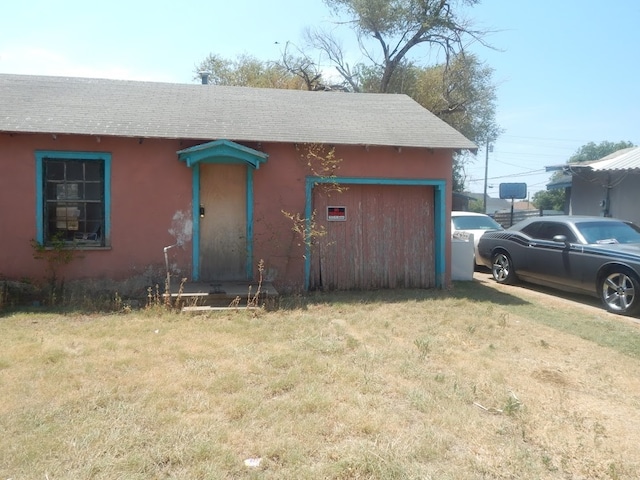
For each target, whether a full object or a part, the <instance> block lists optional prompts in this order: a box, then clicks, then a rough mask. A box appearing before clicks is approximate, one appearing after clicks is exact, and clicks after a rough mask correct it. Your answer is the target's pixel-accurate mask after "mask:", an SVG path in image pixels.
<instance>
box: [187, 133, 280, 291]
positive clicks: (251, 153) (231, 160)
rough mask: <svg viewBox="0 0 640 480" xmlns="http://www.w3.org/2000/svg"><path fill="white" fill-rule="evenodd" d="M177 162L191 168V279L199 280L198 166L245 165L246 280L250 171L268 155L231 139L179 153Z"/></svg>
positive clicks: (250, 235) (250, 237)
mask: <svg viewBox="0 0 640 480" xmlns="http://www.w3.org/2000/svg"><path fill="white" fill-rule="evenodd" d="M177 154H178V159H179V160H180V161H183V162H185V163H186V165H187V167H190V168H191V172H192V173H191V189H192V197H191V206H192V208H191V215H192V221H193V236H192V245H193V246H192V260H191V262H192V266H191V271H192V275H191V276H192V278H193V280H194V281H198V280H200V165H201V164H207V163H222V164H245V165H246V166H247V184H246V192H247V193H246V195H247V202H246V203H247V261H246V265H245V273H246V277H247V279H249V278H251V276H252V274H253V201H254V197H253V172H254V170H256V169H258V168H260V165H261V164H262V163H265V162H266V161H267V159H268V158H269V155H268V154H266V153H264V152H260V151H258V150H254V149H252V148H249V147H245V146H244V145H240V144H238V143H235V142H232V141H230V140H215V141H213V142H208V143H204V144H202V145H196V146H195V147H191V148H187V149H184V150H179V151H178V152H177Z"/></svg>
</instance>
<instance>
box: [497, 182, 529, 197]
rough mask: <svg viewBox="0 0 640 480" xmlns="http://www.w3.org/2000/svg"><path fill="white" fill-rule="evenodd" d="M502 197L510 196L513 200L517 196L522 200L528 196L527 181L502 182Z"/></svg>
mask: <svg viewBox="0 0 640 480" xmlns="http://www.w3.org/2000/svg"><path fill="white" fill-rule="evenodd" d="M500 198H502V199H506V198H510V199H511V200H513V199H514V198H517V199H518V200H522V199H524V198H527V184H526V183H501V184H500Z"/></svg>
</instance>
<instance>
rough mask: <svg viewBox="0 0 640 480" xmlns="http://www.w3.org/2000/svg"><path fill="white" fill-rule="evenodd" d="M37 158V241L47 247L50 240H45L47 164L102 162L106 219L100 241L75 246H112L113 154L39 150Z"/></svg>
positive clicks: (79, 243)
mask: <svg viewBox="0 0 640 480" xmlns="http://www.w3.org/2000/svg"><path fill="white" fill-rule="evenodd" d="M35 158H36V219H35V220H36V241H37V242H38V243H39V244H41V245H45V246H46V245H47V242H48V241H49V239H47V238H45V232H46V229H45V222H47V221H48V220H47V219H46V218H45V202H46V201H47V198H46V191H45V184H46V178H45V172H46V169H45V163H46V162H47V161H48V160H53V161H63V162H64V161H76V162H77V161H87V162H91V161H96V162H102V167H103V169H104V171H103V172H102V181H103V195H102V203H103V205H102V207H103V212H104V218H103V220H102V225H101V230H102V231H101V232H100V241H99V242H97V241H84V242H83V240H82V239H80V240H79V241H77V242H75V241H74V244H75V245H76V246H77V247H78V248H86V249H90V248H104V247H110V245H111V220H110V219H111V154H110V153H107V152H79V151H78V152H76V151H56V150H37V151H36V152H35Z"/></svg>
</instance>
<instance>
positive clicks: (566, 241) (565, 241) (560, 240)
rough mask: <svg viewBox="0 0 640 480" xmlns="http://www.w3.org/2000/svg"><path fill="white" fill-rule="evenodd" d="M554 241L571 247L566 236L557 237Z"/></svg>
mask: <svg viewBox="0 0 640 480" xmlns="http://www.w3.org/2000/svg"><path fill="white" fill-rule="evenodd" d="M553 241H554V242H558V243H564V244H565V245H566V246H567V247H568V246H569V245H570V244H569V240H567V236H566V235H555V236H554V237H553Z"/></svg>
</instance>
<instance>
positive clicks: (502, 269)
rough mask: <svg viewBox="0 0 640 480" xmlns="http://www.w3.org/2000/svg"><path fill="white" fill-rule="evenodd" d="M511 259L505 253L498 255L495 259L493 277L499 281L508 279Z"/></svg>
mask: <svg viewBox="0 0 640 480" xmlns="http://www.w3.org/2000/svg"><path fill="white" fill-rule="evenodd" d="M510 269H511V267H510V265H509V259H508V258H507V256H506V255H505V254H503V253H501V254H500V255H496V258H495V259H494V260H493V268H492V272H493V278H494V279H495V280H496V281H498V282H503V281H505V280H506V279H507V277H508V276H509V272H510Z"/></svg>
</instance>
